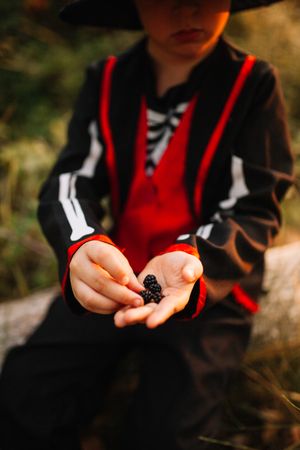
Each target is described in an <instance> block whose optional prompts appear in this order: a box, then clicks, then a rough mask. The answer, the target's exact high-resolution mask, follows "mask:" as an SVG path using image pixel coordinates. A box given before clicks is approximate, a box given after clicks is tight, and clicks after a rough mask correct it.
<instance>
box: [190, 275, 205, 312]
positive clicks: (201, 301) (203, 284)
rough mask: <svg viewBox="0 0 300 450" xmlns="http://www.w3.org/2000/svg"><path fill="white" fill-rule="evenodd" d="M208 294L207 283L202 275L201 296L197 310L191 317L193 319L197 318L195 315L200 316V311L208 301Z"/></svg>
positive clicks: (200, 282)
mask: <svg viewBox="0 0 300 450" xmlns="http://www.w3.org/2000/svg"><path fill="white" fill-rule="evenodd" d="M206 295H207V289H206V284H205V281H204V279H203V277H201V278H200V280H199V297H198V301H197V306H196V311H195V312H194V314H193V315H192V317H191V318H192V319H195V317H197V316H199V314H200V312H201V311H202V309H203V308H204V306H205V303H206Z"/></svg>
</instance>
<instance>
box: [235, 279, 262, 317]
mask: <svg viewBox="0 0 300 450" xmlns="http://www.w3.org/2000/svg"><path fill="white" fill-rule="evenodd" d="M232 294H233V296H234V299H235V301H236V302H237V303H240V304H241V305H243V306H244V308H246V309H248V311H250V312H251V313H252V314H255V313H256V312H258V311H259V305H258V304H257V303H256V302H255V301H254V300H252V298H250V297H249V295H248V294H247V293H246V292H245V291H244V290H243V289H242V288H241V287H240V286H239V285H238V284H236V285H235V286H234V288H233V289H232Z"/></svg>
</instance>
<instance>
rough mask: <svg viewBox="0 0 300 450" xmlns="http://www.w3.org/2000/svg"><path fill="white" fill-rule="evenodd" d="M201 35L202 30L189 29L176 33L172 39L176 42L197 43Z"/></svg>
mask: <svg viewBox="0 0 300 450" xmlns="http://www.w3.org/2000/svg"><path fill="white" fill-rule="evenodd" d="M202 34H203V30H202V28H189V29H186V30H180V31H177V33H174V34H173V35H172V37H173V38H174V39H175V40H176V41H178V42H193V41H197V40H198V39H199V38H200V37H201V35H202Z"/></svg>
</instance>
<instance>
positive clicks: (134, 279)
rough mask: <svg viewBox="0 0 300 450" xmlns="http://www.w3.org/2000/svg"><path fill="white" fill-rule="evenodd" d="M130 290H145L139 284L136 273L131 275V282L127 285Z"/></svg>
mask: <svg viewBox="0 0 300 450" xmlns="http://www.w3.org/2000/svg"><path fill="white" fill-rule="evenodd" d="M126 285H127V287H128V288H129V289H132V290H133V291H135V292H140V291H143V290H144V289H145V287H144V286H143V285H142V284H141V283H140V282H139V280H138V279H137V277H136V276H135V274H134V272H131V273H130V274H129V281H128V283H127V284H126Z"/></svg>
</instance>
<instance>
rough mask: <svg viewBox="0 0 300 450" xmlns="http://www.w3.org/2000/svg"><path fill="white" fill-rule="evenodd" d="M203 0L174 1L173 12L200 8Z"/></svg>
mask: <svg viewBox="0 0 300 450" xmlns="http://www.w3.org/2000/svg"><path fill="white" fill-rule="evenodd" d="M200 2H201V0H174V1H173V10H174V11H177V10H182V9H184V8H188V9H190V8H193V9H194V8H198V7H199V5H200Z"/></svg>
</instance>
